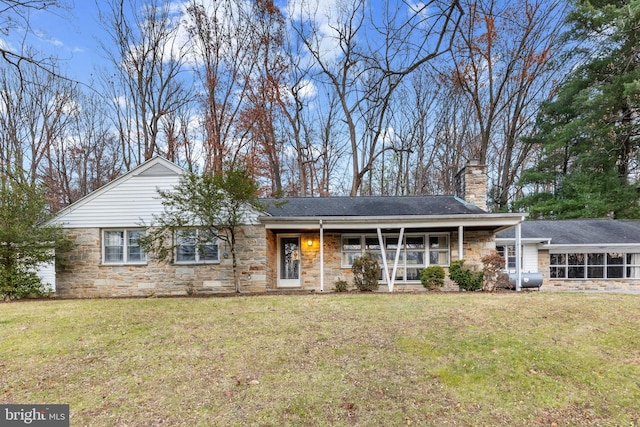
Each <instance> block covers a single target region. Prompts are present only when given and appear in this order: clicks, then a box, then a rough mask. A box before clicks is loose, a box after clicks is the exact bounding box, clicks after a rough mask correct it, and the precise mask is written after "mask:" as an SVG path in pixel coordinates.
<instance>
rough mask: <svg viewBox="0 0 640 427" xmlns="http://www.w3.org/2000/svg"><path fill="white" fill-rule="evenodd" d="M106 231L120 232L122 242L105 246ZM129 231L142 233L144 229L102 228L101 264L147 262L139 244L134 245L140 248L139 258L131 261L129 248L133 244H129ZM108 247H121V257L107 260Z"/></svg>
mask: <svg viewBox="0 0 640 427" xmlns="http://www.w3.org/2000/svg"><path fill="white" fill-rule="evenodd" d="M107 233H122V244H121V245H117V246H116V245H111V246H107V243H108V242H107ZM130 233H140V234H144V230H143V229H140V228H106V229H103V230H102V244H101V251H102V264H104V265H125V264H126V265H146V264H147V254H146V252H145V251H144V249H143V248H142V247H140V245H135V246H136V247H139V248H140V252H141V259H139V260H134V261H131V260H130V259H129V258H130V254H129V249H130V247H132V246H133V245H131V244H130V240H131V238H130V236H129V235H130ZM108 247H121V248H122V259H119V260H117V261H109V260H107V248H108Z"/></svg>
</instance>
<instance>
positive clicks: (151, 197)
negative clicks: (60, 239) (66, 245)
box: [56, 174, 179, 228]
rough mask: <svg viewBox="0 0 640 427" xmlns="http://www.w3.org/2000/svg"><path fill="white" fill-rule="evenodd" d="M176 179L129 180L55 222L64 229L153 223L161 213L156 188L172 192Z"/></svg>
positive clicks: (162, 177)
mask: <svg viewBox="0 0 640 427" xmlns="http://www.w3.org/2000/svg"><path fill="white" fill-rule="evenodd" d="M178 182H179V176H178V175H177V174H172V175H170V176H140V175H138V176H131V177H130V178H129V179H127V180H125V181H122V182H119V183H118V185H115V186H111V187H109V188H106V189H105V191H102V192H100V193H99V194H97V195H96V196H95V197H94V198H92V199H91V200H88V201H87V202H86V203H83V204H81V205H79V206H77V207H76V208H75V209H74V208H73V206H71V209H69V211H68V212H66V213H64V214H63V215H61V216H60V217H58V218H57V221H56V222H58V223H61V224H62V225H63V227H65V228H92V227H99V228H108V227H139V226H141V225H143V224H146V225H149V224H151V223H152V222H153V214H156V215H157V214H159V213H160V212H162V203H161V200H160V196H159V195H158V188H159V189H162V190H171V189H172V188H173V187H174V186H175V185H177V184H178Z"/></svg>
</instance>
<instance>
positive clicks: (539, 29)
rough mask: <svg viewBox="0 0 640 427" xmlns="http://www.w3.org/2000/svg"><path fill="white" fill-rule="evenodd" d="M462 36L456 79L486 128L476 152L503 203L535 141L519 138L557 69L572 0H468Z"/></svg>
mask: <svg viewBox="0 0 640 427" xmlns="http://www.w3.org/2000/svg"><path fill="white" fill-rule="evenodd" d="M463 5H464V7H465V10H466V12H467V13H466V15H465V18H464V21H463V24H462V29H461V38H460V39H459V42H458V43H456V45H455V48H454V49H453V50H452V59H453V64H454V67H455V68H454V70H453V72H445V74H446V75H452V76H453V77H452V79H453V83H454V84H455V85H457V86H459V87H460V88H461V89H462V90H463V92H464V94H465V97H466V98H467V99H468V100H469V101H470V102H471V105H473V107H474V112H473V113H474V117H475V120H476V121H477V125H478V127H479V133H478V140H479V150H478V152H477V158H478V160H480V161H481V162H483V163H487V164H488V167H489V173H490V176H491V177H492V180H493V189H492V192H491V193H492V195H493V197H492V198H493V205H494V208H495V209H504V208H506V207H507V205H508V202H509V199H510V197H509V192H510V191H512V189H513V184H514V182H515V180H516V178H517V176H518V173H519V171H520V170H521V167H522V165H523V164H525V162H526V160H527V158H528V155H529V147H528V146H527V145H524V144H521V143H520V138H521V136H523V135H524V134H526V132H527V130H528V129H530V128H531V125H532V117H533V115H534V113H535V111H536V109H537V105H538V103H539V102H540V101H541V100H543V99H544V98H545V97H546V96H547V94H548V93H549V90H550V89H551V86H552V85H551V84H552V81H553V78H554V77H557V74H555V72H556V71H557V70H558V67H556V66H555V65H558V64H554V62H553V60H554V59H555V58H554V54H555V53H556V52H558V51H559V50H558V45H559V43H560V42H561V39H560V34H561V31H560V28H561V26H562V25H563V21H564V18H563V17H564V15H565V7H566V3H565V2H562V1H544V0H518V1H517V2H508V3H504V2H499V1H497V0H482V1H467V2H464V3H463Z"/></svg>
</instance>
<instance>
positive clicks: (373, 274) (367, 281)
mask: <svg viewBox="0 0 640 427" xmlns="http://www.w3.org/2000/svg"><path fill="white" fill-rule="evenodd" d="M351 271H353V284H354V286H355V287H356V289H358V290H359V291H363V292H371V291H375V290H376V289H378V277H379V275H380V265H379V264H378V260H377V259H376V258H375V257H374V256H373V255H371V254H370V253H369V252H366V253H365V254H364V255H362V256H360V257H358V258H356V259H354V260H353V264H352V265H351Z"/></svg>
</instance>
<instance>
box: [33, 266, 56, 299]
mask: <svg viewBox="0 0 640 427" xmlns="http://www.w3.org/2000/svg"><path fill="white" fill-rule="evenodd" d="M36 274H37V275H38V277H39V278H40V280H41V282H42V284H43V285H44V287H45V289H46V290H47V291H49V292H55V291H56V266H55V262H54V261H51V262H49V263H46V264H40V265H38V269H37V271H36Z"/></svg>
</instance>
